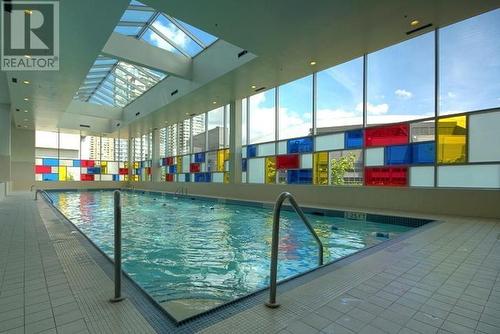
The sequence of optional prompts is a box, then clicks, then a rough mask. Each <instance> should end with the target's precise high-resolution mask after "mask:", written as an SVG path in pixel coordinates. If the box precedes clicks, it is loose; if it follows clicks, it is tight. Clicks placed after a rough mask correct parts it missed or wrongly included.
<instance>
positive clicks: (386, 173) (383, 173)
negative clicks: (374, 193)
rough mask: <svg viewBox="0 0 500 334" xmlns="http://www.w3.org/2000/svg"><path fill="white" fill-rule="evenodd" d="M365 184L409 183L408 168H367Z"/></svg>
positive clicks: (394, 184)
mask: <svg viewBox="0 0 500 334" xmlns="http://www.w3.org/2000/svg"><path fill="white" fill-rule="evenodd" d="M365 184H366V185H367V186H406V185H407V184H408V168H407V167H380V168H378V167H375V168H365Z"/></svg>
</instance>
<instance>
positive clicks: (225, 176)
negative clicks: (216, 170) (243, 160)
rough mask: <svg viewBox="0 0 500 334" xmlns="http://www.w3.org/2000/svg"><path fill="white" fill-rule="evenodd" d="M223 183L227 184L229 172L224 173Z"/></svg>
mask: <svg viewBox="0 0 500 334" xmlns="http://www.w3.org/2000/svg"><path fill="white" fill-rule="evenodd" d="M224 183H229V172H225V173H224Z"/></svg>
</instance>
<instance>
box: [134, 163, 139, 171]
mask: <svg viewBox="0 0 500 334" xmlns="http://www.w3.org/2000/svg"><path fill="white" fill-rule="evenodd" d="M134 168H135V169H137V168H139V162H138V161H134Z"/></svg>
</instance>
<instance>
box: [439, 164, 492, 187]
mask: <svg viewBox="0 0 500 334" xmlns="http://www.w3.org/2000/svg"><path fill="white" fill-rule="evenodd" d="M438 186H439V187H473V188H500V165H468V166H440V167H438Z"/></svg>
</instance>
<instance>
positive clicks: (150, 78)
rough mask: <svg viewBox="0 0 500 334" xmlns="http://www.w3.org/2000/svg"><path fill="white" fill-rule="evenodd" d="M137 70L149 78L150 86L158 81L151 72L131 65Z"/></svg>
mask: <svg viewBox="0 0 500 334" xmlns="http://www.w3.org/2000/svg"><path fill="white" fill-rule="evenodd" d="M132 67H134V68H135V69H136V70H137V71H139V72H141V73H142V74H143V75H144V76H145V77H146V78H147V79H149V80H151V83H152V86H153V85H155V84H156V83H158V81H160V78H158V79H157V78H156V77H153V74H151V73H149V72H146V71H145V70H144V69H143V68H141V67H140V66H137V65H132Z"/></svg>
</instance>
